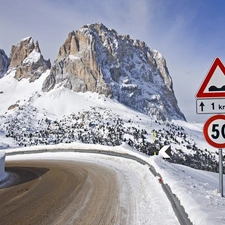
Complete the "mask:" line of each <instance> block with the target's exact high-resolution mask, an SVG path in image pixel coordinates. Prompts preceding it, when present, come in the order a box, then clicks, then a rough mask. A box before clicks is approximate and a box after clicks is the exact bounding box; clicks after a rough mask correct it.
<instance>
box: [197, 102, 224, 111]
mask: <svg viewBox="0 0 225 225" xmlns="http://www.w3.org/2000/svg"><path fill="white" fill-rule="evenodd" d="M196 111H197V113H198V114H216V113H225V98H221V99H198V100H197V101H196Z"/></svg>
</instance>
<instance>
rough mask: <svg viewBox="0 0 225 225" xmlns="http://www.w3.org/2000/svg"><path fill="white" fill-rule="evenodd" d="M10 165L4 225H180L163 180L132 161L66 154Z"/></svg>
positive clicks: (10, 160) (0, 211)
mask: <svg viewBox="0 0 225 225" xmlns="http://www.w3.org/2000/svg"><path fill="white" fill-rule="evenodd" d="M6 165H7V171H10V174H14V177H16V180H15V181H14V182H13V184H12V179H10V182H11V184H10V183H9V182H8V184H7V185H8V186H9V187H7V188H6V187H4V188H1V189H0V197H1V202H0V218H1V221H0V224H4V225H7V224H10V225H11V224H23V225H26V224H30V225H32V224H56V225H57V224H60V225H61V224H67V225H69V224H79V225H83V224H85V225H88V224H90V225H93V224H96V225H100V224H102V225H103V224H104V225H105V224H107V225H108V224H109V225H110V224H123V225H126V224H129V225H148V224H149V225H153V224H154V225H155V224H165V221H166V223H167V224H168V225H170V224H171V225H172V224H173V225H176V224H179V222H178V221H177V219H176V216H175V214H174V212H173V210H172V207H171V205H170V203H169V201H168V199H167V198H166V196H165V194H164V193H163V191H162V190H161V187H160V184H159V182H158V180H157V179H155V177H154V176H153V175H152V174H151V173H150V171H149V169H148V168H147V167H146V166H144V165H141V164H140V163H137V162H135V161H133V160H130V159H121V158H118V157H112V156H103V155H99V154H98V155H97V154H91V155H90V154H79V153H68V152H67V153H65V152H64V153H39V154H27V155H17V156H8V157H7V160H6ZM15 174H16V176H15ZM11 177H12V175H11ZM146 187H148V188H146ZM148 189H149V190H148Z"/></svg>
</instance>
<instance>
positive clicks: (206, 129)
mask: <svg viewBox="0 0 225 225" xmlns="http://www.w3.org/2000/svg"><path fill="white" fill-rule="evenodd" d="M218 119H222V120H225V115H223V114H218V115H215V116H212V117H210V118H209V119H208V120H207V121H206V123H205V124H204V127H203V133H204V136H205V139H206V141H207V142H208V143H209V144H210V145H211V146H213V147H215V148H225V140H224V143H222V144H218V143H215V142H213V141H212V140H211V139H210V137H209V135H208V127H209V125H210V124H211V123H212V122H213V121H214V120H218Z"/></svg>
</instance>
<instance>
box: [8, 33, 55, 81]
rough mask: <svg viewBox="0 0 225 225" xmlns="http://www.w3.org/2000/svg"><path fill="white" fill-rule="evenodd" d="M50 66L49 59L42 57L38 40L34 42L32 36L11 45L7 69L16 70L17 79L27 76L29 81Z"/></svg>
mask: <svg viewBox="0 0 225 225" xmlns="http://www.w3.org/2000/svg"><path fill="white" fill-rule="evenodd" d="M50 67H51V63H50V60H48V61H47V60H45V59H44V58H43V56H42V55H41V50H40V48H39V44H38V42H36V43H34V41H33V39H32V37H28V38H25V39H23V40H21V41H20V42H19V43H18V44H17V45H13V46H12V49H11V53H10V64H9V70H10V71H11V70H16V72H15V78H16V79H17V80H20V79H22V78H28V79H29V80H30V82H32V81H35V80H36V79H38V78H39V77H40V76H41V74H42V73H43V72H45V71H46V70H47V69H50Z"/></svg>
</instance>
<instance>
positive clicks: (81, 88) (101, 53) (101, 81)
mask: <svg viewBox="0 0 225 225" xmlns="http://www.w3.org/2000/svg"><path fill="white" fill-rule="evenodd" d="M59 86H64V87H66V88H69V89H71V90H73V91H75V92H86V91H91V92H97V93H100V94H104V95H106V96H108V97H112V98H114V99H116V100H118V101H119V102H121V103H123V104H125V105H127V106H129V107H131V108H133V109H135V110H138V111H140V112H142V113H145V114H147V115H151V116H153V117H155V118H156V119H162V120H170V119H172V118H176V119H177V118H178V119H183V120H185V117H184V115H183V114H182V112H181V111H180V109H179V107H178V105H177V100H176V97H175V95H174V91H173V84H172V79H171V76H170V74H169V72H168V68H167V66H166V60H165V59H164V58H163V56H162V55H161V54H160V53H159V52H158V51H156V50H153V49H150V48H149V47H148V46H147V45H146V44H145V43H144V42H142V41H139V40H132V39H131V38H130V37H129V35H119V34H117V32H116V31H115V30H113V29H108V28H107V27H105V26H104V25H103V24H91V25H85V26H83V27H82V28H81V29H79V30H78V31H72V32H71V33H69V35H68V38H67V39H66V41H65V42H64V44H63V45H62V46H61V48H60V50H59V54H58V57H57V59H56V60H55V62H54V65H53V66H52V68H51V72H50V75H49V76H48V77H47V78H46V80H45V81H44V83H43V88H42V89H43V91H49V90H51V89H53V88H57V87H59Z"/></svg>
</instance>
